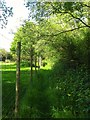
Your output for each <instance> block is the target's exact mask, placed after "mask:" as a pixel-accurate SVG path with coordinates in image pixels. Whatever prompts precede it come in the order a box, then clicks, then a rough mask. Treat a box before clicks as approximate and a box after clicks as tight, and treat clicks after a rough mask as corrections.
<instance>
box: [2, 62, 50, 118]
mask: <svg viewBox="0 0 90 120" xmlns="http://www.w3.org/2000/svg"><path fill="white" fill-rule="evenodd" d="M0 66H1V67H0V70H2V116H3V118H8V117H14V107H15V81H16V64H15V63H4V62H3V63H0ZM49 69H50V65H46V66H45V67H42V68H41V70H39V73H40V74H42V75H44V77H43V78H45V71H46V72H47V73H48V70H49ZM33 70H34V69H33ZM47 73H46V74H47ZM20 78H21V79H20V106H21V108H22V109H23V110H22V109H21V110H20V111H22V113H23V116H24V114H25V110H26V109H27V108H28V107H27V101H28V100H27V99H28V98H27V97H28V94H29V93H28V89H29V85H30V67H25V66H24V67H23V66H21V75H20ZM34 79H36V78H35V76H34Z"/></svg>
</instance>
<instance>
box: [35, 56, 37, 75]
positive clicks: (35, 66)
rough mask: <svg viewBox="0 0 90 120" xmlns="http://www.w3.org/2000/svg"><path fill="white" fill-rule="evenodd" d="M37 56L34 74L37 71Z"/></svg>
mask: <svg viewBox="0 0 90 120" xmlns="http://www.w3.org/2000/svg"><path fill="white" fill-rule="evenodd" d="M36 66H37V56H36V55H35V74H36V71H37V67H36Z"/></svg>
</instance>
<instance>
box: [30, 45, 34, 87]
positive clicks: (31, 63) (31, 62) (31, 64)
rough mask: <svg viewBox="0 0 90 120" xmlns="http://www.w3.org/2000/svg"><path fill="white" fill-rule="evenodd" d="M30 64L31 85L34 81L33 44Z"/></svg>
mask: <svg viewBox="0 0 90 120" xmlns="http://www.w3.org/2000/svg"><path fill="white" fill-rule="evenodd" d="M30 66H31V71H30V85H31V86H32V81H33V47H32V45H31V49H30Z"/></svg>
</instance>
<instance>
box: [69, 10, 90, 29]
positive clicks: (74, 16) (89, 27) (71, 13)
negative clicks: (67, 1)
mask: <svg viewBox="0 0 90 120" xmlns="http://www.w3.org/2000/svg"><path fill="white" fill-rule="evenodd" d="M68 14H69V15H71V16H72V17H73V18H75V19H77V20H79V21H80V22H82V23H83V24H84V25H85V26H86V27H89V28H90V26H89V25H88V24H86V23H85V22H83V20H81V19H80V18H78V17H75V16H74V15H73V14H72V13H70V12H68Z"/></svg>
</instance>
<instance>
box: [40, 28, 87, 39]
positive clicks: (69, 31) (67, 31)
mask: <svg viewBox="0 0 90 120" xmlns="http://www.w3.org/2000/svg"><path fill="white" fill-rule="evenodd" d="M84 27H86V26H81V27H77V28H73V29H70V30H65V31H62V32H58V33H56V34H48V35H45V34H44V35H41V36H40V37H42V36H47V37H48V36H51V37H52V36H57V35H60V34H63V33H67V32H72V31H74V30H77V29H81V28H84Z"/></svg>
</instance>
